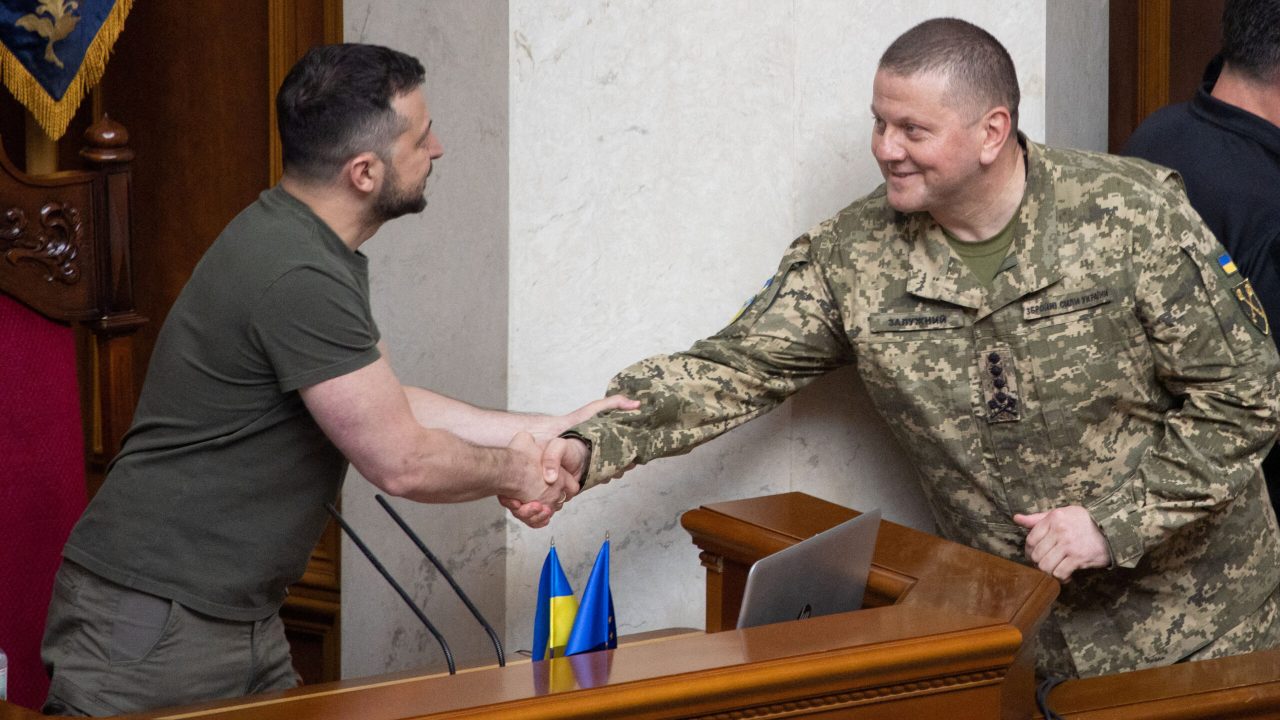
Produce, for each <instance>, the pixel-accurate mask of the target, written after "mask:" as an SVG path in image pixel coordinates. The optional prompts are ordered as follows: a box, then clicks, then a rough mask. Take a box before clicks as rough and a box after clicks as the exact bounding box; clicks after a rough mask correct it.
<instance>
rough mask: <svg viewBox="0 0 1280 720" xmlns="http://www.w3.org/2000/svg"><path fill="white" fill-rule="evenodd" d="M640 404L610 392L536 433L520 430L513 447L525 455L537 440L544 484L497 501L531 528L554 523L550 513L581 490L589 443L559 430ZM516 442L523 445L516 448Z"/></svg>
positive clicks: (538, 462)
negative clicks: (564, 435)
mask: <svg viewBox="0 0 1280 720" xmlns="http://www.w3.org/2000/svg"><path fill="white" fill-rule="evenodd" d="M638 407H640V403H639V402H637V401H635V400H630V399H628V398H626V397H624V396H622V395H610V396H609V397H606V398H603V399H601V400H595V401H593V402H590V403H587V404H586V405H584V406H582V407H580V408H578V409H577V410H574V411H573V412H571V413H569V414H568V415H562V416H560V417H557V418H549V419H548V420H549V424H548V425H547V426H546V427H544V428H540V429H539V430H535V431H534V433H533V435H532V436H530V435H529V434H527V433H521V434H519V435H517V436H516V438H515V439H514V440H512V443H511V446H510V447H511V449H512V450H513V451H515V452H518V453H520V454H523V455H526V456H527V455H529V454H530V448H529V444H533V443H536V445H537V448H538V449H539V450H540V453H539V454H538V456H537V458H538V460H537V464H538V469H539V471H540V476H541V487H537V486H536V483H535V484H534V486H531V487H530V488H529V489H528V492H527V495H526V496H525V497H510V496H499V497H498V502H499V503H501V504H502V506H503V507H505V508H507V509H508V510H510V511H511V514H512V515H513V516H514V517H515V518H516V519H517V520H520V521H521V522H523V523H524V524H526V525H528V526H529V527H532V528H540V527H544V526H546V524H547V523H549V522H551V516H552V515H554V514H555V513H556V512H558V511H559V510H560V509H561V508H563V507H564V504H565V503H566V502H568V501H569V500H571V499H572V498H573V496H575V495H577V494H578V491H579V490H581V489H582V487H581V484H580V483H581V480H582V476H583V473H584V472H585V471H586V467H585V466H586V461H587V445H586V443H584V442H582V441H581V440H575V439H573V438H562V437H559V435H560V433H562V432H564V431H565V430H568V429H569V428H571V427H573V426H574V425H577V424H578V423H581V422H584V421H586V420H589V419H591V418H592V417H594V416H595V415H597V414H599V413H601V412H605V411H608V410H634V409H636V408H638ZM517 444H519V445H520V446H519V447H517Z"/></svg>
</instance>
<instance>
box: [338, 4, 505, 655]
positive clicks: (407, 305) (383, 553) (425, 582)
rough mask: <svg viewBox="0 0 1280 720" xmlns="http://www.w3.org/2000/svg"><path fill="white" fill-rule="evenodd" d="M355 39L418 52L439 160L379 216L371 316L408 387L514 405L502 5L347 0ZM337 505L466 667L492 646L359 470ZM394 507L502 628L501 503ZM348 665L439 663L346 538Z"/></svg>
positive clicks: (371, 245) (431, 643)
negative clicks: (409, 196) (420, 198)
mask: <svg viewBox="0 0 1280 720" xmlns="http://www.w3.org/2000/svg"><path fill="white" fill-rule="evenodd" d="M344 10H345V12H344V27H345V36H346V40H347V41H348V42H370V43H378V44H382V45H388V46H390V47H394V48H396V49H398V50H402V51H404V52H407V53H410V54H412V55H414V56H416V57H417V58H418V59H420V60H421V61H422V63H423V65H424V66H426V69H427V80H426V92H427V103H428V108H429V110H430V112H431V116H432V121H433V123H434V127H435V131H436V134H437V136H438V137H439V138H440V141H441V143H442V144H443V145H444V153H445V154H444V157H443V158H441V159H440V160H437V161H436V162H435V163H434V165H433V168H432V174H431V178H430V179H429V181H428V186H427V187H428V191H427V199H428V206H427V210H426V212H424V213H422V214H421V215H418V216H412V217H406V218H402V219H399V220H396V221H394V222H391V223H389V224H387V225H386V226H384V227H383V228H382V230H381V231H380V232H379V233H378V235H377V236H376V237H375V238H373V240H371V241H370V242H368V243H366V244H365V245H364V247H363V248H362V251H363V252H365V253H366V254H367V255H368V256H369V259H370V277H371V284H372V294H373V312H374V317H375V318H376V320H377V322H378V327H379V329H380V330H381V331H382V337H383V342H384V343H385V346H386V347H387V349H388V352H389V355H390V359H391V364H392V366H393V367H394V368H395V371H396V373H397V374H398V375H399V377H400V379H401V381H402V382H405V383H408V384H413V385H419V386H422V387H427V388H431V389H434V390H437V391H440V392H443V393H445V394H446V395H450V396H452V397H459V398H465V399H466V400H467V401H469V402H472V403H475V404H478V405H482V406H485V407H495V408H502V407H506V406H507V324H508V312H507V308H508V293H507V275H508V269H507V238H508V234H509V233H508V217H507V135H508V104H507V36H508V33H507V8H506V3H504V2H473V1H472V0H432V2H422V1H421V0H367V1H358V2H357V1H352V0H348V2H347V3H346V5H345V7H344ZM342 503H343V513H344V514H345V515H346V516H347V517H348V518H349V520H350V521H351V522H352V523H353V524H354V525H355V526H356V528H357V531H358V532H360V534H361V537H362V538H363V539H364V540H365V541H366V542H367V543H368V544H369V545H370V546H371V547H372V548H373V549H374V551H375V552H376V553H377V554H378V557H379V558H380V559H382V561H383V562H384V563H386V564H387V566H388V567H389V569H390V570H391V572H392V573H393V574H394V575H395V576H396V577H397V578H398V579H399V580H400V581H401V582H402V583H404V585H405V586H406V589H407V590H408V591H409V592H410V594H411V595H413V597H414V598H415V599H416V600H417V601H418V603H419V604H420V605H421V606H422V607H423V608H425V610H426V612H427V614H428V615H429V616H430V618H431V620H432V622H433V623H435V624H436V625H437V626H438V627H439V628H440V629H441V630H442V632H443V634H444V635H445V637H446V638H447V639H448V641H449V643H450V645H452V646H453V651H454V653H455V655H456V656H457V658H458V662H459V664H462V665H474V664H477V663H480V662H492V657H493V649H492V647H491V646H490V645H489V644H488V640H487V639H486V638H485V635H484V634H483V632H482V631H481V630H480V627H479V626H478V625H477V624H476V623H475V621H474V620H473V619H472V618H471V616H470V615H469V614H468V613H467V611H466V609H465V608H464V607H463V606H462V605H461V603H459V602H458V601H457V600H456V599H455V598H454V597H453V594H452V592H450V590H449V587H448V585H447V584H446V583H445V582H444V581H443V580H441V579H440V577H439V575H438V574H437V573H436V572H435V570H434V569H433V568H430V566H429V564H428V563H427V562H426V561H425V560H424V559H423V558H422V556H421V555H420V554H419V552H418V550H417V549H416V548H415V547H414V546H413V545H412V544H411V543H410V541H409V540H408V539H407V538H406V537H405V536H404V535H403V534H402V533H401V532H400V530H399V529H398V528H396V526H395V525H394V524H393V522H392V521H391V519H390V518H388V517H387V516H386V514H385V513H384V512H383V511H382V509H381V508H379V507H378V505H377V504H376V503H375V502H374V501H373V486H371V485H370V484H369V483H367V482H365V481H364V480H363V479H362V478H360V477H359V475H358V474H356V473H355V472H354V471H353V472H352V473H351V474H350V476H349V477H348V478H347V482H346V486H345V487H344V488H343V494H342ZM395 506H396V507H397V508H398V510H399V511H400V512H401V513H402V514H403V515H404V516H405V517H406V519H407V520H408V521H409V523H410V524H411V525H412V526H413V527H414V529H415V531H417V532H418V533H420V534H421V535H422V537H423V538H424V540H425V541H426V543H427V545H428V546H429V547H430V548H431V549H432V551H433V552H434V553H435V554H436V555H437V556H439V557H440V558H441V559H442V560H443V561H444V562H445V563H446V564H447V567H448V568H449V569H450V572H452V573H453V574H454V575H455V576H456V577H457V579H458V582H459V583H460V584H461V585H462V586H463V587H464V588H466V589H467V590H468V592H469V593H470V594H471V595H472V598H473V600H474V601H475V602H476V603H477V605H479V606H480V608H481V609H482V610H483V611H484V612H485V614H486V615H488V617H489V619H490V622H492V623H493V624H494V625H495V626H496V627H498V628H502V627H503V626H504V625H505V624H506V622H505V617H506V611H505V607H504V595H503V588H504V586H505V582H506V564H505V555H506V529H505V521H504V520H503V517H504V515H505V511H503V510H502V508H500V507H499V506H498V504H497V503H496V502H494V501H489V502H484V503H468V504H464V505H451V506H424V505H417V504H415V503H412V502H408V501H402V500H397V501H395ZM342 557H343V560H342V596H343V613H342V655H343V657H342V667H343V674H344V676H346V677H358V676H362V675H370V674H374V673H381V672H389V671H392V670H399V669H403V668H411V667H423V666H427V667H432V668H435V669H443V667H444V661H443V655H442V654H441V652H440V650H439V648H438V646H437V645H436V643H435V640H434V639H433V638H432V637H431V636H430V635H429V634H428V633H427V631H426V630H425V629H424V628H423V627H422V626H421V625H420V624H419V623H418V620H417V619H416V618H415V617H414V615H413V614H412V611H410V610H409V608H407V607H406V606H405V605H404V603H403V602H402V601H401V600H400V598H399V596H397V595H396V594H395V592H394V591H393V590H392V589H391V588H390V587H389V586H388V585H387V584H386V583H384V582H383V580H382V578H380V577H379V576H378V575H377V574H376V572H375V571H374V570H373V568H372V566H371V565H370V564H369V562H368V561H367V560H365V558H364V557H363V556H362V555H361V554H360V552H359V550H357V549H356V548H355V546H354V545H352V544H351V543H350V542H349V541H344V544H343V552H342Z"/></svg>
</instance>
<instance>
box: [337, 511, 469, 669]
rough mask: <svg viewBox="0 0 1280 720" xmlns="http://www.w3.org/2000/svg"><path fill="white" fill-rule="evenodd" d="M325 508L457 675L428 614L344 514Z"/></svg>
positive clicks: (446, 645) (444, 645) (450, 654)
mask: <svg viewBox="0 0 1280 720" xmlns="http://www.w3.org/2000/svg"><path fill="white" fill-rule="evenodd" d="M324 506H325V509H327V510H328V511H329V514H330V515H332V516H333V519H334V520H337V521H338V524H339V525H341V526H342V529H343V530H345V531H346V533H347V536H348V537H350V538H351V541H352V542H354V543H355V544H356V547H358V548H360V552H362V553H364V556H365V557H367V558H369V562H370V563H373V566H374V567H375V568H377V570H378V572H380V573H382V577H383V578H385V579H386V581H387V582H388V583H391V587H393V588H395V589H396V592H397V593H399V594H400V599H401V600H404V603H405V604H406V605H408V606H409V609H410V610H412V611H413V614H414V615H417V616H418V619H419V620H421V621H422V624H423V625H426V626H427V630H429V631H431V634H432V635H434V636H435V638H436V641H437V642H439V643H440V649H441V650H442V651H444V660H445V662H446V663H448V664H449V674H450V675H457V674H458V669H457V667H455V666H454V664H453V653H452V652H450V650H449V643H447V642H445V641H444V636H443V635H441V634H440V631H439V630H436V626H435V625H432V624H431V621H430V620H428V619H427V616H426V613H424V612H422V610H421V609H420V608H419V607H418V605H417V603H415V602H414V601H413V598H411V597H409V593H407V592H405V589H404V588H403V587H401V586H400V583H398V582H396V580H395V578H393V577H391V573H389V572H387V569H386V568H385V567H383V565H382V563H381V562H379V561H378V558H376V557H374V555H373V551H372V550H370V549H369V547H368V546H367V545H365V544H364V541H363V540H361V539H360V536H359V535H357V534H356V531H355V530H354V529H352V527H351V526H350V525H348V524H347V521H346V519H345V518H343V517H342V513H340V512H338V509H337V508H335V507H334V506H333V503H325V504H324Z"/></svg>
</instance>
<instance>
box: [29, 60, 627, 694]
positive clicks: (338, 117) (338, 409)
mask: <svg viewBox="0 0 1280 720" xmlns="http://www.w3.org/2000/svg"><path fill="white" fill-rule="evenodd" d="M423 76H424V71H423V68H422V65H421V64H420V63H419V62H418V61H417V60H416V59H414V58H412V57H410V56H408V55H404V54H402V53H399V52H396V51H393V50H389V49H386V48H381V47H376V46H369V45H334V46H328V47H322V48H316V49H313V50H312V51H311V52H309V53H308V54H307V55H306V57H304V58H303V59H302V60H301V61H300V62H299V63H298V65H297V66H295V67H294V69H293V70H292V71H291V72H290V73H289V75H288V77H287V78H286V79H285V81H284V84H283V85H282V87H281V89H280V92H279V95H278V96H277V100H276V102H277V115H278V118H279V130H280V135H281V141H282V145H283V148H284V166H285V173H284V177H283V178H282V180H281V182H280V184H279V185H278V186H276V187H274V188H271V189H269V190H267V191H265V192H263V193H262V195H261V196H260V197H259V198H258V200H257V201H256V202H255V203H253V204H252V205H250V206H249V207H248V208H246V209H245V210H244V211H243V212H242V213H240V215H239V216H237V217H236V218H235V219H234V220H232V222H231V223H230V224H229V225H228V226H227V228H226V229H225V230H224V231H223V233H222V234H221V235H220V236H219V237H218V239H217V240H216V241H215V242H214V244H213V245H212V246H211V247H210V248H209V251H208V252H207V253H206V254H205V256H204V258H203V259H202V260H201V261H200V263H199V265H197V267H196V269H195V271H194V272H193V274H192V276H191V278H190V280H189V282H188V284H187V285H186V287H185V288H184V289H183V291H182V294H181V295H180V296H179V298H178V300H177V301H176V302H175V304H174V306H173V308H172V311H171V312H170V314H169V316H168V318H167V319H166V321H165V324H164V327H163V328H162V330H161V332H160V335H159V338H158V339H157V343H156V348H155V351H154V353H153V356H152V358H151V365H150V367H149V369H148V373H147V380H146V383H145V385H144V387H143V392H142V397H141V399H140V401H139V405H138V409H137V413H136V415H135V418H134V424H133V426H132V428H131V429H130V431H129V433H128V434H127V436H126V437H125V441H124V447H123V449H122V450H121V452H120V454H119V456H117V457H116V459H115V460H114V461H113V462H112V464H111V467H110V468H109V470H108V475H107V480H106V482H105V484H104V485H103V487H102V489H101V490H100V491H99V493H98V494H97V495H96V496H95V498H94V500H93V502H92V503H91V504H90V506H89V508H88V509H87V511H86V512H85V514H84V516H83V517H82V518H81V520H80V521H79V523H78V524H77V525H76V527H75V529H74V530H73V531H72V534H71V538H70V539H69V541H68V542H67V545H66V548H65V550H64V553H63V555H64V558H65V560H66V562H64V563H63V566H62V568H61V569H60V571H59V574H58V579H57V582H56V585H55V592H54V597H53V600H52V602H51V604H50V611H49V620H48V624H47V627H46V633H45V641H44V648H43V657H44V661H45V663H46V665H47V666H48V667H49V668H50V669H51V672H52V683H51V687H50V691H49V698H48V701H47V703H46V706H45V710H46V712H51V713H60V714H91V715H98V714H104V715H105V714H121V713H132V712H139V711H144V710H148V709H151V708H156V707H163V706H169V705H177V704H183V703H191V702H196V701H204V700H212V699H218V698H226V697H235V696H239V695H244V694H248V693H254V692H263V691H267V690H274V689H281V688H288V687H293V686H294V685H296V684H297V682H298V679H297V675H296V673H295V672H294V671H293V668H292V665H291V661H290V656H289V648H288V644H287V642H285V639H284V631H283V626H282V624H281V622H280V619H279V616H278V614H277V610H278V609H279V607H280V605H281V603H282V602H283V600H284V596H285V589H286V587H287V586H288V585H289V584H290V583H292V582H294V581H296V580H297V579H298V578H299V577H301V575H302V573H303V571H304V569H305V566H306V562H307V558H308V556H309V554H310V550H311V548H312V547H313V546H314V545H315V542H316V540H317V539H318V538H319V535H320V533H321V531H322V530H323V527H324V524H325V520H326V513H325V504H326V503H328V502H332V501H333V500H334V499H335V498H336V497H337V494H338V491H339V488H340V485H341V482H342V478H343V476H344V475H345V472H346V467H347V462H348V461H350V462H351V463H352V464H353V465H354V466H355V467H356V469H357V470H359V472H360V473H361V475H363V476H364V477H366V478H368V479H369V481H370V482H372V483H373V484H374V485H376V486H377V487H378V488H380V489H381V490H383V491H384V492H386V493H389V494H391V495H396V496H400V497H406V498H410V499H412V500H416V501H419V502H461V501H466V500H474V499H478V498H483V497H487V496H495V495H496V496H503V497H507V498H513V499H519V500H522V501H528V502H532V503H535V507H539V508H541V509H542V511H541V514H540V515H539V516H538V517H537V518H536V521H535V524H545V523H546V522H547V520H549V518H550V515H551V513H552V511H553V510H554V509H556V508H558V507H559V505H560V504H562V503H563V501H564V499H565V498H566V496H567V494H568V493H569V492H570V489H569V488H568V487H566V481H567V476H566V475H564V474H562V473H561V472H560V471H559V469H558V467H556V466H555V465H552V466H551V467H550V468H548V469H546V470H544V468H543V466H542V462H541V456H542V450H541V446H540V444H539V442H538V441H535V439H534V436H535V435H538V436H541V437H542V438H544V439H545V438H550V437H554V436H555V435H556V434H558V433H559V432H562V431H563V430H565V429H567V428H568V427H570V426H571V425H573V424H575V423H576V422H580V421H582V420H585V419H586V418H588V417H590V416H591V415H593V414H595V413H596V412H598V411H599V410H601V409H604V408H615V407H621V406H623V405H627V402H626V401H625V400H624V399H622V398H610V399H606V400H604V401H600V402H597V403H593V404H591V405H588V406H586V407H584V408H582V409H580V410H578V411H575V412H574V413H572V414H570V415H568V416H564V417H551V416H541V415H513V414H508V413H503V412H496V411H488V410H481V409H478V408H475V407H472V406H470V405H467V404H466V403H462V402H458V401H455V400H450V399H448V398H445V397H442V396H440V395H437V394H435V393H432V392H430V391H428V390H423V389H420V388H412V387H404V386H402V385H401V384H400V383H399V381H398V380H397V379H396V377H395V374H394V373H393V372H392V370H391V367H390V365H389V364H388V362H387V360H386V359H385V358H384V357H383V355H382V352H381V350H380V348H379V344H378V343H379V333H378V328H377V325H376V324H375V323H374V321H373V317H372V314H371V312H370V307H369V279H368V261H367V259H366V257H365V256H364V255H363V254H362V253H361V252H360V251H359V248H360V246H361V245H362V244H363V243H364V242H365V241H367V240H368V239H369V238H370V237H372V236H373V235H374V233H375V232H376V231H377V230H378V229H379V228H380V227H381V225H382V224H383V223H384V222H386V221H388V220H391V219H393V218H395V217H399V216H401V215H404V214H407V213H416V212H420V211H422V210H423V208H424V207H425V206H426V200H425V198H424V196H423V193H424V191H425V187H426V181H427V176H428V175H429V174H430V172H431V164H432V161H433V160H435V159H437V158H439V157H440V156H441V154H442V149H441V146H440V142H439V140H438V139H437V138H436V136H435V134H434V132H433V131H432V127H431V117H430V114H429V113H428V110H427V105H426V101H425V97H424V95H423V92H422V89H421V85H422V82H423ZM573 487H574V488H576V486H573Z"/></svg>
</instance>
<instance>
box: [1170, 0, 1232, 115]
mask: <svg viewBox="0 0 1280 720" xmlns="http://www.w3.org/2000/svg"><path fill="white" fill-rule="evenodd" d="M1225 6H1226V0H1173V5H1172V12H1171V14H1170V16H1169V102H1175V103H1178V102H1186V101H1187V100H1190V99H1191V98H1192V97H1194V96H1195V94H1196V90H1198V89H1199V88H1200V79H1201V78H1202V77H1203V76H1204V68H1205V66H1206V65H1208V64H1209V61H1210V60H1211V59H1213V56H1214V55H1217V54H1218V49H1219V48H1220V47H1221V46H1222V10H1223V8H1224V7H1225Z"/></svg>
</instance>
